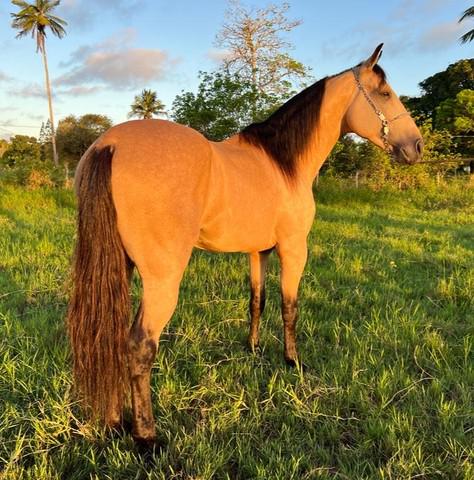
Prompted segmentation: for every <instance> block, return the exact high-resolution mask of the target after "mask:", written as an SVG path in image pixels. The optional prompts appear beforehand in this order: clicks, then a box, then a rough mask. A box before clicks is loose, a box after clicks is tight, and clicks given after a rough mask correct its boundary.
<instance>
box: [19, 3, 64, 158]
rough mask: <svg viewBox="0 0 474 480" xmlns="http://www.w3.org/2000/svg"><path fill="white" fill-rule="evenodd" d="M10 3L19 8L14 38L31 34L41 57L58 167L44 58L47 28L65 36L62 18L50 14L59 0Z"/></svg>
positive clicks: (54, 154) (45, 58) (46, 64)
mask: <svg viewBox="0 0 474 480" xmlns="http://www.w3.org/2000/svg"><path fill="white" fill-rule="evenodd" d="M12 3H13V5H16V6H17V7H19V8H20V11H19V12H17V13H12V14H11V16H12V18H13V21H12V27H13V28H15V29H17V30H19V32H18V34H17V36H16V37H17V38H21V37H24V36H25V35H27V34H29V33H31V36H32V37H33V38H36V51H37V52H41V54H42V57H43V65H44V74H45V83H46V94H47V96H48V107H49V119H50V122H51V131H52V135H51V140H52V146H53V160H54V163H55V165H58V154H57V150H56V139H55V131H54V115H53V103H52V98H51V84H50V81H49V71H48V59H47V56H46V30H47V28H49V29H50V30H51V31H52V32H53V35H55V36H57V37H58V38H62V37H64V35H66V30H65V29H64V27H65V26H66V25H67V23H66V21H65V20H63V19H62V18H59V17H56V16H55V15H52V14H51V12H52V11H53V10H54V9H55V8H56V7H57V6H58V5H59V4H60V3H61V2H60V0H35V2H34V3H31V4H30V3H28V2H25V1H23V0H12Z"/></svg>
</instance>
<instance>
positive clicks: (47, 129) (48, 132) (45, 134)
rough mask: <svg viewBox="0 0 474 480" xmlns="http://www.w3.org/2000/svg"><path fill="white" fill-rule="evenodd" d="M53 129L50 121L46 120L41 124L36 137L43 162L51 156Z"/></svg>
mask: <svg viewBox="0 0 474 480" xmlns="http://www.w3.org/2000/svg"><path fill="white" fill-rule="evenodd" d="M52 136H53V129H52V127H51V122H50V121H49V120H48V121H47V122H46V123H44V122H43V123H42V124H41V129H40V133H39V137H38V143H39V144H40V151H41V160H42V161H43V162H44V161H46V160H48V159H51V158H52V152H51V148H50V147H51V144H52V140H51V139H52Z"/></svg>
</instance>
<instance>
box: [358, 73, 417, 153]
mask: <svg viewBox="0 0 474 480" xmlns="http://www.w3.org/2000/svg"><path fill="white" fill-rule="evenodd" d="M351 70H352V73H353V74H354V78H355V81H356V84H357V87H358V89H359V90H360V91H361V92H362V94H363V95H364V97H365V99H366V100H367V103H368V104H369V105H370V106H371V107H372V109H373V111H374V112H375V114H376V115H377V117H379V119H380V121H381V122H382V129H381V132H382V134H381V137H382V142H383V146H384V150H385V151H386V152H387V153H392V148H391V146H390V143H389V142H388V134H389V133H390V127H389V126H388V125H389V123H390V122H394V121H395V120H397V119H399V118H400V117H403V116H405V115H410V114H409V113H408V112H402V113H400V114H399V115H397V116H395V117H393V118H392V119H391V120H387V118H386V117H385V115H384V113H383V112H381V111H380V110H379V109H378V108H377V105H375V103H374V101H373V100H372V99H371V98H370V96H369V94H368V93H367V91H366V90H365V88H364V86H363V85H362V83H361V82H360V79H359V75H358V74H357V72H356V69H355V67H353V68H351Z"/></svg>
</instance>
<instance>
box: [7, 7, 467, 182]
mask: <svg viewBox="0 0 474 480" xmlns="http://www.w3.org/2000/svg"><path fill="white" fill-rule="evenodd" d="M12 4H13V5H15V6H17V7H19V8H20V10H19V11H18V12H15V13H12V14H11V15H12V18H13V21H12V26H13V28H15V29H17V30H18V34H17V37H23V36H25V35H27V34H31V35H32V36H33V37H34V38H35V39H36V48H37V51H38V52H39V53H41V54H42V59H43V65H44V69H45V80H46V81H45V83H46V90H47V94H48V103H49V112H50V118H49V120H48V122H47V123H46V124H44V125H43V126H42V129H41V132H40V134H39V138H38V139H37V138H35V137H28V136H23V135H17V136H14V137H12V138H11V140H10V142H5V141H0V175H1V177H2V178H3V179H6V178H8V177H9V176H10V177H11V178H12V179H13V180H15V181H17V182H19V183H28V182H29V181H30V180H28V179H29V178H30V176H31V174H32V172H36V173H35V175H34V177H35V179H36V180H35V181H36V182H37V183H38V182H39V183H41V179H42V178H43V180H44V182H46V183H48V182H50V183H54V182H55V178H56V177H58V178H60V177H61V175H63V176H64V171H66V173H68V172H72V171H73V170H74V168H75V165H76V164H77V162H78V160H79V158H80V156H81V155H82V154H83V153H84V152H85V150H86V149H87V148H88V146H89V145H90V144H91V143H92V142H93V141H94V140H95V139H96V138H98V136H100V135H101V134H102V133H103V132H105V131H106V130H107V129H108V128H110V127H111V126H112V121H111V119H110V118H108V117H107V116H105V115H100V114H86V115H82V116H80V117H76V116H74V115H69V116H67V117H65V118H63V119H61V120H60V121H59V123H58V125H57V128H55V124H54V117H53V109H52V101H51V89H50V85H49V74H48V69H47V57H46V43H45V39H46V31H47V30H50V31H51V32H52V33H53V34H54V35H56V36H57V37H59V38H62V37H63V36H64V35H65V34H66V31H65V27H66V26H67V22H66V21H65V20H63V19H61V18H59V17H57V16H55V15H54V14H53V13H54V9H55V8H56V7H57V6H58V5H59V4H60V0H35V2H34V3H31V4H30V3H27V2H26V1H23V0H12ZM289 8H290V7H289V4H288V3H283V4H281V5H275V4H270V5H269V6H267V7H262V8H246V7H244V6H243V5H242V4H241V3H240V2H239V0H229V4H228V9H227V11H226V18H225V22H224V24H223V26H222V28H221V30H220V31H219V32H218V34H217V35H216V41H215V44H216V46H217V47H219V48H220V49H222V51H224V52H225V55H224V56H223V58H222V61H221V64H220V65H219V67H218V68H217V69H216V70H215V71H213V72H200V73H199V85H198V87H197V90H196V91H195V92H191V91H182V92H181V93H180V94H178V95H177V96H176V98H175V99H174V101H173V103H172V105H171V108H170V110H169V111H165V105H164V104H163V102H161V100H160V99H159V98H158V94H157V92H155V91H153V90H151V89H143V90H142V92H141V93H140V94H138V95H136V96H135V98H134V100H133V103H132V104H131V106H130V112H129V114H128V116H129V117H130V118H133V117H137V118H142V119H148V118H153V117H155V116H159V115H165V116H167V117H169V118H170V119H172V120H174V121H176V122H178V123H182V124H184V125H188V126H190V127H192V128H194V129H196V130H198V131H199V132H201V133H202V134H203V135H205V136H206V137H207V138H209V139H210V140H215V141H219V140H222V139H224V138H226V137H228V136H230V135H232V134H234V133H236V132H238V131H240V130H241V129H242V128H243V127H245V126H246V125H248V124H250V123H252V122H255V121H259V120H262V119H264V118H265V117H266V116H268V115H269V114H270V113H272V112H273V111H274V110H275V109H277V108H278V107H279V106H280V105H281V104H282V103H284V102H285V101H286V100H287V99H288V98H290V97H291V96H292V95H293V94H294V93H296V92H297V91H299V90H300V89H301V88H303V87H304V86H305V85H307V84H308V83H311V82H312V81H313V80H314V79H313V78H312V75H311V70H310V69H309V68H308V67H307V66H305V65H303V64H302V63H301V62H299V61H298V60H296V59H294V58H293V57H292V56H291V55H290V54H289V51H290V50H291V48H292V45H291V43H290V42H288V41H287V40H286V33H288V32H290V31H291V30H293V29H294V28H297V27H298V25H300V24H301V20H291V19H289V18H288V10H289ZM473 16H474V7H471V8H468V9H467V10H466V11H465V12H464V13H463V15H462V16H461V18H460V20H459V21H464V20H465V19H467V18H472V17H473ZM473 38H474V32H473V30H471V31H469V32H467V33H466V34H465V35H463V36H462V37H461V39H460V40H461V41H462V42H469V41H472V39H473ZM419 85H420V89H421V95H420V96H418V97H406V96H405V97H403V96H402V97H401V100H402V101H403V103H404V104H405V106H406V107H407V109H408V110H409V111H410V112H411V113H412V115H413V116H415V117H416V118H417V120H418V123H419V124H420V125H421V129H422V131H423V134H424V138H425V143H426V146H427V148H426V154H425V157H427V158H428V160H429V161H432V162H438V163H436V165H434V164H433V165H431V164H430V165H428V164H427V166H426V167H424V169H423V175H425V176H426V175H430V174H433V173H436V174H439V172H440V171H443V173H445V171H447V170H450V169H451V170H452V167H450V166H446V167H444V166H440V165H441V164H440V163H439V162H440V161H443V160H446V159H452V158H459V157H466V158H469V157H474V59H465V60H460V61H458V62H456V63H454V64H452V65H449V66H448V67H447V69H446V70H444V71H442V72H438V73H436V74H435V75H433V76H431V77H429V78H427V79H425V80H423V81H422V82H420V84H419ZM59 159H61V161H60V162H59ZM471 167H472V170H471V171H474V162H472V165H471ZM394 168H395V170H397V167H396V166H392V165H391V163H390V161H389V159H388V158H387V157H386V155H385V154H384V153H383V152H380V151H378V150H377V149H376V148H374V147H373V146H371V145H370V144H368V143H367V142H364V141H361V140H360V139H355V138H354V137H352V136H347V137H345V138H343V139H341V141H340V142H339V143H338V144H337V145H336V147H335V148H334V150H333V152H332V153H331V155H330V157H329V159H328V161H327V162H326V164H325V166H324V171H325V172H326V173H327V174H333V175H339V176H348V175H353V174H354V173H355V172H362V173H363V174H365V175H366V176H368V175H369V174H371V175H372V176H373V175H374V172H378V173H377V174H378V175H379V177H380V173H381V172H380V170H381V169H382V170H383V175H382V176H383V177H384V178H385V179H386V180H387V179H389V178H390V175H392V176H393V175H395V176H396V177H397V178H399V177H400V176H401V173H400V171H397V172H396V174H394ZM411 171H412V173H413V169H412V170H411ZM60 172H62V173H60ZM415 176H416V175H415Z"/></svg>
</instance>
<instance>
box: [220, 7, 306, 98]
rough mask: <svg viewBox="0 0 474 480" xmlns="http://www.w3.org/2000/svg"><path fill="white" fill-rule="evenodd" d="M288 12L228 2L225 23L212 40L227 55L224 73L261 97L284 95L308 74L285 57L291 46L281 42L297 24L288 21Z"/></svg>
mask: <svg viewBox="0 0 474 480" xmlns="http://www.w3.org/2000/svg"><path fill="white" fill-rule="evenodd" d="M289 8H290V7H289V4H288V3H283V4H282V5H281V6H278V5H274V4H270V5H268V6H267V7H265V8H258V9H256V10H252V9H247V8H245V7H244V6H243V5H242V4H241V3H240V1H239V0H231V1H230V2H229V8H228V10H227V12H226V18H227V22H226V23H225V24H224V25H223V27H222V29H221V31H220V32H219V33H218V34H217V37H216V45H217V46H218V47H221V48H224V49H225V51H226V53H227V55H226V56H225V57H224V59H223V67H224V70H225V71H226V72H227V73H230V74H237V75H238V76H239V77H240V78H242V79H243V80H245V81H248V82H250V83H251V84H252V85H253V86H254V87H255V89H256V90H257V91H258V92H259V93H261V94H262V93H264V94H270V95H275V94H276V95H287V94H288V93H289V91H290V90H291V88H292V81H297V82H298V81H299V82H301V81H302V80H305V79H306V78H307V76H308V74H309V69H308V68H307V67H305V66H304V65H303V64H302V63H301V62H298V61H297V60H295V59H294V58H292V57H291V56H290V55H289V53H288V50H289V49H291V48H292V45H291V43H290V42H288V41H287V40H285V39H284V38H283V34H284V33H287V32H290V31H291V30H293V29H294V28H295V27H297V26H298V25H300V24H301V21H300V20H294V21H290V20H288V18H287V17H286V14H287V11H288V9H289Z"/></svg>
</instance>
